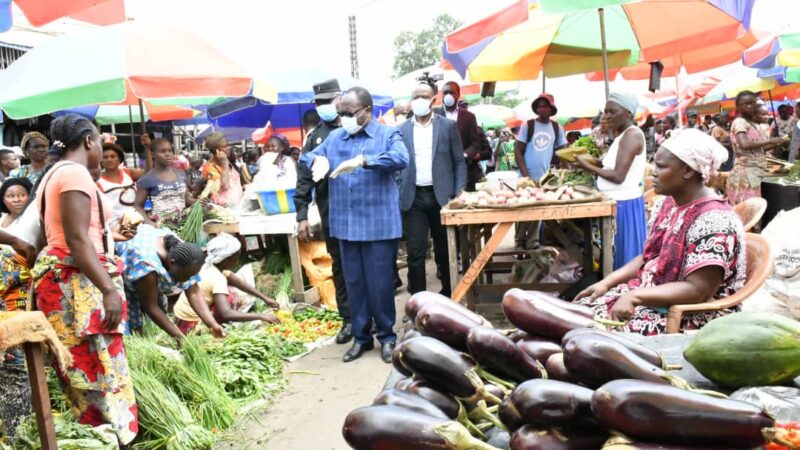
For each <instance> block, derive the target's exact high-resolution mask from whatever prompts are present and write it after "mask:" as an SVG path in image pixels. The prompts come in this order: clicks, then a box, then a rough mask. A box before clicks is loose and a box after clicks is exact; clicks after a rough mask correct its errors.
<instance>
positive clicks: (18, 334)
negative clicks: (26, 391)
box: [0, 311, 72, 450]
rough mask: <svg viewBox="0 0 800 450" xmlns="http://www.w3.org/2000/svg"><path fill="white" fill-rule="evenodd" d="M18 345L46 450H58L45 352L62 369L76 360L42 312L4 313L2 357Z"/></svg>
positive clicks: (0, 332)
mask: <svg viewBox="0 0 800 450" xmlns="http://www.w3.org/2000/svg"><path fill="white" fill-rule="evenodd" d="M18 345H21V346H22V349H23V350H24V352H25V365H26V366H27V369H28V379H29V381H30V384H31V404H32V406H33V412H34V414H35V416H36V426H37V427H38V429H39V440H40V443H41V445H42V449H43V450H58V445H57V443H56V432H55V425H54V422H53V412H52V410H51V409H50V394H49V391H48V388H47V374H46V373H45V366H46V362H45V350H46V351H48V352H49V353H50V354H51V356H52V357H53V358H54V360H55V362H57V363H58V364H59V365H60V366H61V367H69V366H70V365H71V364H72V357H71V355H70V354H69V351H68V350H67V349H66V348H65V347H64V345H63V344H61V342H60V341H59V340H58V336H57V335H56V332H55V330H53V328H52V327H51V326H50V324H49V323H48V322H47V318H45V316H44V313H42V312H41V311H0V357H2V356H3V355H4V353H5V351H6V350H7V349H9V348H11V347H16V346H18Z"/></svg>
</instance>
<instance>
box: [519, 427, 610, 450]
mask: <svg viewBox="0 0 800 450" xmlns="http://www.w3.org/2000/svg"><path fill="white" fill-rule="evenodd" d="M607 438H608V433H606V432H605V431H603V430H600V429H595V428H589V429H582V428H570V429H563V430H560V429H552V430H540V429H537V428H536V427H533V426H531V425H525V426H524V427H522V428H520V429H519V430H517V431H515V432H514V434H512V435H511V450H597V449H599V448H600V447H602V446H603V442H605V441H606V439H607Z"/></svg>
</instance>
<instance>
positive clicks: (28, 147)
mask: <svg viewBox="0 0 800 450" xmlns="http://www.w3.org/2000/svg"><path fill="white" fill-rule="evenodd" d="M19 145H20V147H22V152H23V153H24V154H25V156H26V157H27V158H28V161H29V162H28V164H25V165H22V166H20V167H18V168H16V169H14V170H12V171H11V173H9V175H8V176H9V177H10V178H27V179H28V180H29V181H30V182H31V184H32V185H35V184H36V181H38V180H39V177H40V176H41V175H42V173H43V172H44V168H45V166H47V151H48V150H49V148H50V141H49V140H48V139H47V138H46V137H45V136H44V135H43V134H42V133H39V132H37V131H31V132H30V133H25V135H24V136H22V141H21V142H20V144H19Z"/></svg>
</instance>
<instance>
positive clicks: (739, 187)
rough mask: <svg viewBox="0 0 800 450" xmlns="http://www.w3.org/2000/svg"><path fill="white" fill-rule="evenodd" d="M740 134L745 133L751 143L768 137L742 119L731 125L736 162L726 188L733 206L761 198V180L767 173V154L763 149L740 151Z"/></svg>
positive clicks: (737, 119) (754, 125)
mask: <svg viewBox="0 0 800 450" xmlns="http://www.w3.org/2000/svg"><path fill="white" fill-rule="evenodd" d="M739 133H745V135H746V136H747V139H748V140H750V141H763V140H765V139H767V137H768V135H767V134H765V131H764V129H762V128H761V127H759V126H758V125H756V124H753V123H751V122H748V121H747V120H745V119H744V118H742V117H737V118H736V119H735V120H734V121H733V123H732V124H731V133H730V135H731V144H732V145H733V152H734V155H735V156H736V162H735V163H734V166H733V170H731V172H730V174H729V175H728V181H727V183H726V187H725V193H726V195H727V197H728V201H729V202H730V204H731V205H737V204H739V203H741V202H743V201H745V200H747V199H748V198H751V197H761V180H762V179H763V178H764V176H765V175H766V173H767V160H766V158H767V154H766V152H764V150H763V149H761V148H758V149H755V150H742V149H740V148H739V144H738V143H737V141H736V135H737V134H739Z"/></svg>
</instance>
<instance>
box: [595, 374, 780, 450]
mask: <svg viewBox="0 0 800 450" xmlns="http://www.w3.org/2000/svg"><path fill="white" fill-rule="evenodd" d="M592 412H593V413H594V415H595V417H596V418H597V421H598V422H599V423H600V425H602V426H603V427H605V428H607V429H610V430H614V431H618V432H620V433H622V434H624V435H625V436H627V437H630V438H632V439H637V440H642V441H646V442H661V443H665V444H676V445H688V446H697V447H702V448H708V447H709V446H732V447H735V446H739V447H742V448H751V447H758V446H760V445H763V444H764V443H765V442H764V441H765V439H764V437H763V435H762V432H763V431H764V430H765V429H769V428H770V427H773V426H774V425H775V420H774V419H772V418H771V417H769V416H768V415H767V414H766V413H765V412H764V410H763V409H761V408H759V407H758V406H755V405H751V404H749V403H745V402H740V401H737V400H729V399H721V398H714V397H711V396H708V395H704V394H699V393H696V392H689V391H686V390H683V389H678V388H675V387H672V386H664V385H661V384H655V383H649V382H646V381H639V380H617V381H612V382H610V383H608V384H605V385H603V386H601V387H600V388H598V389H597V390H596V391H595V393H594V395H593V396H592Z"/></svg>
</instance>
